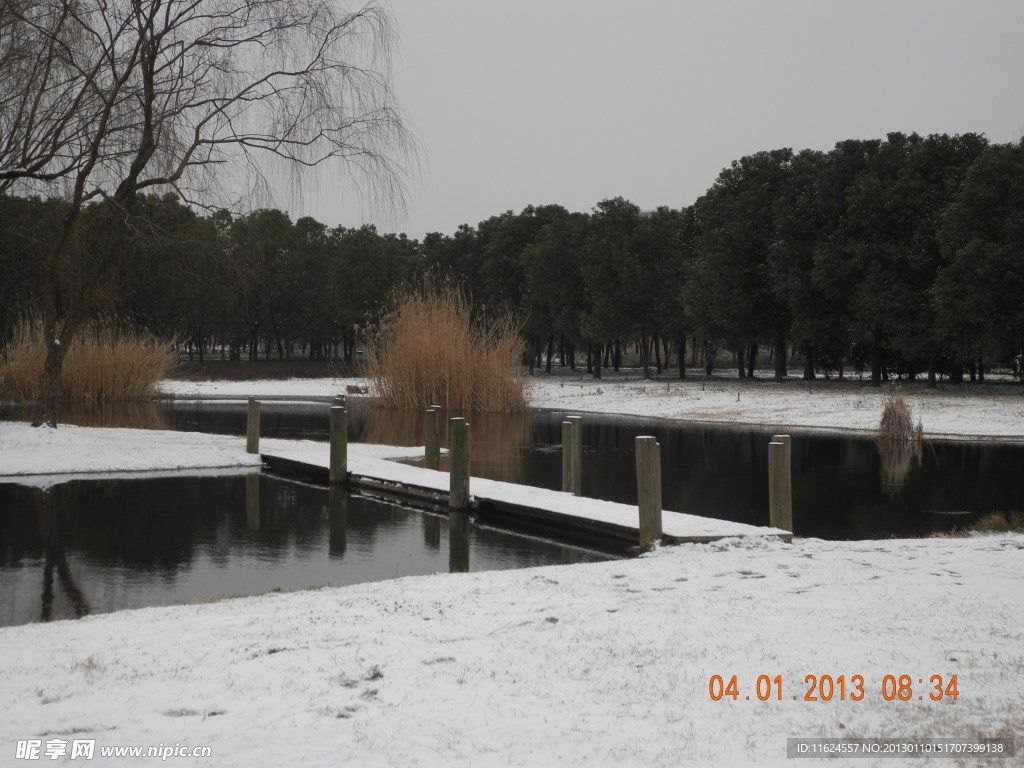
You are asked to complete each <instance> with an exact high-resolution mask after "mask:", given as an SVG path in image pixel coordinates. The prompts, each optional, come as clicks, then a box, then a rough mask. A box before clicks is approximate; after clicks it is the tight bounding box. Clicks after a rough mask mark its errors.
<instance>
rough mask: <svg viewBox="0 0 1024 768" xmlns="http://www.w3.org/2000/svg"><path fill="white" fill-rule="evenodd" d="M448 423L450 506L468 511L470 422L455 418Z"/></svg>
mask: <svg viewBox="0 0 1024 768" xmlns="http://www.w3.org/2000/svg"><path fill="white" fill-rule="evenodd" d="M448 423H449V425H450V427H449V429H450V434H449V438H448V439H449V444H450V445H451V451H452V467H451V471H450V473H449V476H450V477H449V489H448V506H449V507H450V508H451V509H466V508H467V507H468V506H469V422H467V421H466V420H465V419H463V418H455V419H450V420H449V422H448Z"/></svg>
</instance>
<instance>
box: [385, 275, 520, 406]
mask: <svg viewBox="0 0 1024 768" xmlns="http://www.w3.org/2000/svg"><path fill="white" fill-rule="evenodd" d="M523 350H524V342H523V340H522V338H521V337H520V335H519V328H518V326H517V325H516V323H515V322H514V320H513V319H512V317H511V316H508V315H506V316H504V317H502V318H500V319H499V320H496V321H493V322H487V323H485V322H484V321H482V320H481V319H480V318H478V317H474V314H473V309H472V304H471V302H470V300H469V297H468V296H467V295H466V293H465V292H464V291H462V290H460V289H458V288H457V287H455V286H452V285H445V286H441V287H437V288H431V289H426V290H423V291H421V292H419V293H414V294H407V295H404V296H400V297H397V298H395V299H394V300H393V302H392V305H391V308H390V309H389V310H388V311H387V312H386V313H385V315H384V317H383V318H382V319H381V323H380V327H379V328H378V329H377V330H376V332H375V333H374V334H373V336H372V338H371V339H370V343H369V344H368V346H367V364H366V375H367V376H368V377H369V378H370V379H371V380H372V381H373V383H374V386H375V387H376V390H377V395H378V396H379V397H380V400H381V402H382V403H383V404H384V405H385V406H388V407H393V408H404V409H411V408H427V407H429V406H431V405H440V406H443V407H444V408H445V409H446V410H448V411H468V410H484V411H498V412H510V411H516V410H521V409H523V408H525V407H526V392H525V381H524V380H523V379H522V377H521V376H519V374H518V370H517V369H518V365H519V362H520V360H521V358H522V354H523Z"/></svg>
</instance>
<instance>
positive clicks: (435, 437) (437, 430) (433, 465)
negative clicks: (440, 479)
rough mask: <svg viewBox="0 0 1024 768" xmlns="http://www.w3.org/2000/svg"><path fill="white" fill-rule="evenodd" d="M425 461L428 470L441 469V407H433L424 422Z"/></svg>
mask: <svg viewBox="0 0 1024 768" xmlns="http://www.w3.org/2000/svg"><path fill="white" fill-rule="evenodd" d="M423 445H424V446H425V453H424V460H425V461H426V466H427V469H440V468H441V406H439V405H432V406H430V407H429V408H428V409H427V413H426V416H425V417H424V420H423Z"/></svg>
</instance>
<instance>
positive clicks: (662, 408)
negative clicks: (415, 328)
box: [162, 375, 1024, 442]
mask: <svg viewBox="0 0 1024 768" xmlns="http://www.w3.org/2000/svg"><path fill="white" fill-rule="evenodd" d="M348 385H355V386H359V387H361V388H368V387H369V382H367V381H366V380H362V379H315V380H302V379H292V380H288V381H237V382H236V381H227V382H224V381H221V382H194V381H167V382H164V384H163V385H162V390H163V391H164V392H166V393H167V394H170V395H174V396H177V397H188V396H191V395H195V396H197V397H207V396H211V395H213V396H219V397H227V396H237V397H248V396H258V395H267V394H273V395H293V396H298V395H322V396H330V395H334V394H338V393H341V394H344V393H345V390H346V387H347V386H348ZM528 385H529V388H530V393H531V395H530V403H531V405H533V406H535V407H537V408H555V409H565V410H572V411H588V412H595V413H625V414H635V415H639V416H649V417H657V418H669V419H685V420H689V421H702V422H716V423H728V424H745V425H755V426H768V427H773V428H774V427H793V428H803V429H828V430H841V431H853V432H873V431H874V430H875V429H876V428H877V427H878V421H879V418H880V416H881V413H882V404H883V400H884V397H885V392H886V390H885V389H884V388H875V389H873V388H872V387H870V386H868V385H867V384H866V383H864V382H859V381H856V380H846V381H837V380H831V381H820V380H819V381H815V382H811V383H808V382H802V381H798V380H795V379H790V380H788V381H786V382H784V383H781V384H779V383H775V382H773V381H771V380H770V379H769V378H767V377H763V378H761V379H757V380H755V381H753V382H743V381H739V380H737V379H735V378H728V377H713V378H710V379H708V380H706V381H705V380H703V379H702V378H700V377H696V378H694V377H691V378H688V379H687V380H686V381H685V382H680V381H678V380H676V379H668V378H665V379H661V380H657V381H644V380H643V379H640V378H636V377H635V376H634V377H632V378H631V377H629V376H628V375H627V376H614V375H609V376H608V377H606V378H604V379H601V380H595V379H593V378H590V377H587V376H582V375H581V376H574V377H568V376H562V375H556V376H550V377H546V376H538V377H534V378H531V379H529V380H528ZM901 394H903V396H904V397H905V398H906V400H907V402H908V403H909V404H910V406H911V409H912V411H913V413H914V418H915V419H920V420H921V422H922V424H923V425H924V431H925V435H926V436H927V437H934V438H946V437H954V438H960V437H984V438H996V439H1016V440H1020V441H1022V442H1024V385H1014V384H1012V383H999V384H971V385H963V386H960V387H954V386H950V385H945V384H944V385H940V387H939V388H937V389H934V390H929V389H927V388H926V387H925V386H924V385H923V384H914V385H912V386H904V387H903V388H902V390H901Z"/></svg>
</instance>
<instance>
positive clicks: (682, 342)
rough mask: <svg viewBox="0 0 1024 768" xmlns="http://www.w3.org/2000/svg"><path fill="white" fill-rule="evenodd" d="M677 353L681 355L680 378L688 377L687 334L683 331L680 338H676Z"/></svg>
mask: <svg viewBox="0 0 1024 768" xmlns="http://www.w3.org/2000/svg"><path fill="white" fill-rule="evenodd" d="M676 346H677V347H678V348H677V349H676V354H677V355H679V378H680V379H685V378H686V335H685V334H683V333H680V334H679V338H678V339H677V340H676Z"/></svg>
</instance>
